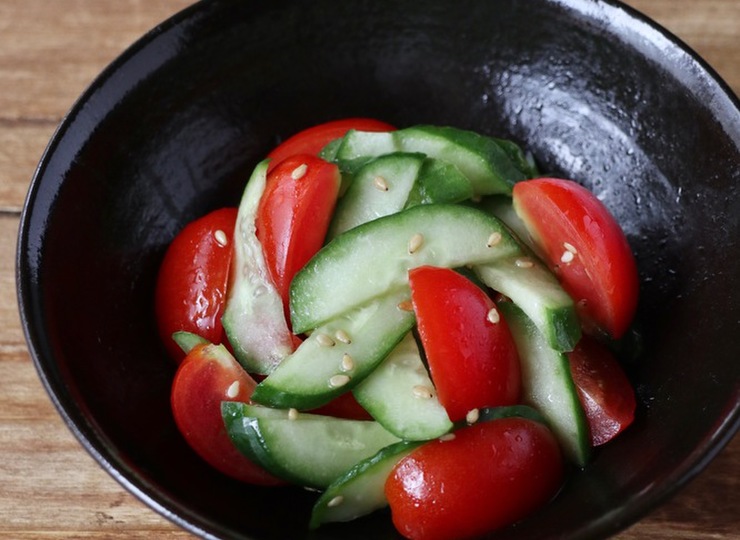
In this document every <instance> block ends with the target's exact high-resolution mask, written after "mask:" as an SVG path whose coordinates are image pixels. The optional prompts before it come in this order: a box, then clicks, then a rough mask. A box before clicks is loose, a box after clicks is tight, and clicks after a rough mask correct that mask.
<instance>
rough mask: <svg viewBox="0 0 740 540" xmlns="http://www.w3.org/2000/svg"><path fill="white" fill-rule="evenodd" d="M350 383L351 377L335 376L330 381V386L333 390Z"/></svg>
mask: <svg viewBox="0 0 740 540" xmlns="http://www.w3.org/2000/svg"><path fill="white" fill-rule="evenodd" d="M349 381H350V378H349V375H334V376H333V377H331V378H330V379H329V386H331V387H332V388H339V387H340V386H344V385H345V384H347V383H348V382H349Z"/></svg>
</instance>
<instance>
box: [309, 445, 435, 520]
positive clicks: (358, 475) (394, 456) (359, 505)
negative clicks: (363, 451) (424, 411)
mask: <svg viewBox="0 0 740 540" xmlns="http://www.w3.org/2000/svg"><path fill="white" fill-rule="evenodd" d="M422 444H423V443H422V442H416V441H401V442H398V443H395V444H392V445H390V446H386V447H385V448H383V449H382V450H380V451H379V452H378V453H377V454H375V455H374V456H372V457H370V458H368V459H365V460H363V461H361V462H359V463H357V464H356V465H355V466H354V467H352V468H351V469H350V470H349V471H347V472H346V473H345V474H344V475H342V476H340V477H339V478H338V479H337V480H335V481H334V482H333V483H332V484H331V485H330V486H329V487H328V488H327V489H326V491H324V493H323V494H322V495H321V497H319V499H318V500H317V501H316V503H315V504H314V507H313V511H312V512H311V521H310V523H309V528H310V529H312V530H315V529H317V528H318V527H319V526H321V525H322V524H324V523H332V522H344V521H352V520H353V519H356V518H359V517H362V516H365V515H368V514H370V513H372V512H374V511H375V510H378V509H380V508H384V507H386V506H387V505H388V500H387V499H386V497H385V481H386V479H387V478H388V475H389V474H390V473H391V471H392V470H393V467H395V466H396V464H397V463H398V462H399V461H401V460H402V459H403V458H405V457H406V456H408V455H409V454H410V453H411V452H413V451H414V450H415V449H416V448H418V447H419V446H421V445H422ZM338 501H341V502H340V503H339V504H335V503H337V502H338Z"/></svg>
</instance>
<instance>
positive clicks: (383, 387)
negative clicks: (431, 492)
mask: <svg viewBox="0 0 740 540" xmlns="http://www.w3.org/2000/svg"><path fill="white" fill-rule="evenodd" d="M352 392H353V394H354V396H355V398H356V399H357V401H358V402H359V403H360V405H362V406H363V407H364V408H365V410H366V411H367V412H369V413H370V414H371V415H372V416H373V418H375V420H377V421H378V422H379V423H380V424H382V425H383V426H384V427H385V428H386V429H387V430H388V431H390V432H391V433H393V434H395V435H397V436H398V437H400V438H401V439H405V440H411V441H421V440H426V439H434V438H436V437H439V436H440V435H443V434H444V433H447V432H448V431H450V430H451V429H452V422H451V421H450V419H449V417H448V416H447V412H446V411H445V409H444V407H443V406H442V404H441V403H440V402H439V399H438V398H437V395H436V392H435V391H434V385H433V384H432V380H431V379H430V378H429V373H428V372H427V369H426V366H425V365H424V362H423V361H422V359H421V354H420V353H419V346H418V345H417V343H416V340H415V339H414V336H413V334H412V333H411V332H409V333H408V334H406V337H405V338H403V340H402V341H401V343H399V344H398V345H397V346H396V348H395V349H393V352H391V354H390V355H389V356H388V358H386V359H385V360H383V363H382V364H380V365H379V366H378V367H377V368H375V371H373V372H372V373H371V374H370V375H369V376H368V377H367V378H366V379H365V380H364V381H362V383H360V384H359V385H358V386H357V387H356V388H355V389H354V390H353V391H352Z"/></svg>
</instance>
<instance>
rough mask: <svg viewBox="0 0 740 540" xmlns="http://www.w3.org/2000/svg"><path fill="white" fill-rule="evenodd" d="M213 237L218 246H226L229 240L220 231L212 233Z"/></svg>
mask: <svg viewBox="0 0 740 540" xmlns="http://www.w3.org/2000/svg"><path fill="white" fill-rule="evenodd" d="M213 237H214V238H215V239H216V243H217V244H218V245H219V246H226V245H227V244H228V243H229V239H228V237H227V236H226V233H225V232H223V231H222V230H221V229H218V230H216V231H214V232H213Z"/></svg>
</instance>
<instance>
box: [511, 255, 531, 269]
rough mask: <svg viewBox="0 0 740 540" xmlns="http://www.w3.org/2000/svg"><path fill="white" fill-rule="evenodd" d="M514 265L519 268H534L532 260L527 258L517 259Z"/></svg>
mask: <svg viewBox="0 0 740 540" xmlns="http://www.w3.org/2000/svg"><path fill="white" fill-rule="evenodd" d="M514 264H516V265H517V266H518V267H519V268H532V267H533V266H534V263H533V262H532V260H531V259H529V258H527V257H519V258H518V259H517V260H516V261H514Z"/></svg>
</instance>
